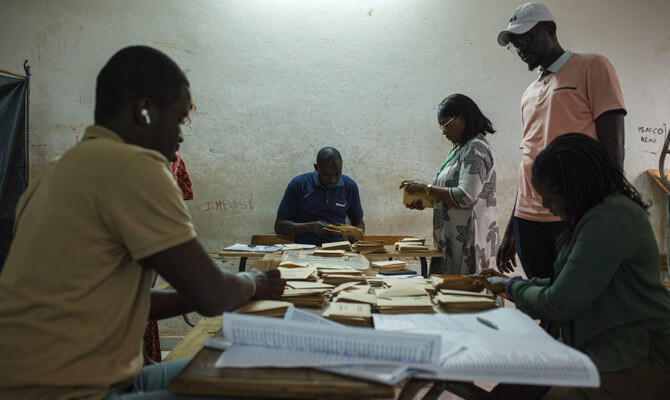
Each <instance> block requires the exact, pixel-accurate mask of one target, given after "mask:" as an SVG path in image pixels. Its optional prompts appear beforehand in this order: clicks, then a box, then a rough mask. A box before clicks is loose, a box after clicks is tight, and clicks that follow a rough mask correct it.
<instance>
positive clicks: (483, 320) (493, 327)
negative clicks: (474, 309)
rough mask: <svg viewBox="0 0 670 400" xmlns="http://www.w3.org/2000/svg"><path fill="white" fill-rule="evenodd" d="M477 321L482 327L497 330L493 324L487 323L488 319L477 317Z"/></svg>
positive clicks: (496, 326)
mask: <svg viewBox="0 0 670 400" xmlns="http://www.w3.org/2000/svg"><path fill="white" fill-rule="evenodd" d="M477 321H479V322H480V323H481V324H483V325H486V326H488V327H489V328H491V329H498V325H496V324H494V323H493V322H491V321H489V320H488V319H484V318H480V317H477Z"/></svg>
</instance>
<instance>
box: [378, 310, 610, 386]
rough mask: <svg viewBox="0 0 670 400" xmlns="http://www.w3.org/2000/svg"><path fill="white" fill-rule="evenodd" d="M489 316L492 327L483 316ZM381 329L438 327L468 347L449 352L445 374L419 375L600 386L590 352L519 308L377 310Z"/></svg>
mask: <svg viewBox="0 0 670 400" xmlns="http://www.w3.org/2000/svg"><path fill="white" fill-rule="evenodd" d="M478 317H479V318H483V319H484V320H486V321H487V322H490V323H491V324H493V325H495V326H496V327H497V329H494V328H491V327H490V326H488V325H487V324H484V323H482V322H480V321H478V320H477V318H478ZM373 319H374V323H375V329H382V330H403V331H405V332H428V331H430V332H434V333H439V334H441V335H442V336H443V338H444V340H447V339H448V340H449V341H451V342H455V343H459V344H460V345H462V346H464V349H463V350H461V351H459V352H457V353H455V354H451V355H447V354H443V357H442V358H441V365H442V369H441V371H440V373H439V374H437V375H436V376H435V375H428V374H419V375H417V377H424V378H433V379H435V378H440V379H450V380H460V381H468V382H471V381H473V380H475V381H477V380H479V381H495V382H506V383H520V384H535V385H556V386H571V385H574V386H582V387H596V386H598V385H599V382H600V378H599V375H598V371H597V369H596V367H595V365H594V364H593V362H592V361H591V359H589V358H588V357H587V356H586V355H585V354H583V353H581V352H579V351H577V350H575V349H573V348H571V347H569V346H566V345H564V344H562V343H560V342H558V341H556V340H554V339H553V338H552V337H551V336H549V335H548V334H547V333H546V332H545V331H544V330H543V329H542V328H540V327H539V326H538V325H537V323H536V322H535V321H534V320H532V319H531V318H530V317H528V316H527V315H526V314H524V313H522V312H521V311H519V310H516V309H512V308H501V309H496V310H490V311H484V312H480V313H468V314H433V315H430V314H414V315H411V314H407V315H378V314H373Z"/></svg>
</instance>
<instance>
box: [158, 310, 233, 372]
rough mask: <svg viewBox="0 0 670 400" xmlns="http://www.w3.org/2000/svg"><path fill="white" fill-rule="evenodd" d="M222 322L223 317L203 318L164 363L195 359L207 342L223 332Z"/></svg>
mask: <svg viewBox="0 0 670 400" xmlns="http://www.w3.org/2000/svg"><path fill="white" fill-rule="evenodd" d="M222 320H223V316H218V317H211V318H209V317H203V318H201V319H200V321H198V323H196V324H195V326H194V327H193V329H191V330H190V331H188V332H187V333H186V336H184V338H183V339H182V340H180V341H179V343H177V345H176V346H175V347H174V348H173V349H172V350H171V351H170V353H169V354H168V355H167V356H166V357H165V358H164V359H163V361H171V360H179V359H182V358H189V357H193V356H194V355H195V354H196V353H197V352H198V351H200V350H201V349H202V346H203V344H204V343H205V340H207V339H209V338H211V337H212V336H214V335H215V334H216V333H217V332H218V331H220V330H221V321H222Z"/></svg>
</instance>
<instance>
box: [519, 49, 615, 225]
mask: <svg viewBox="0 0 670 400" xmlns="http://www.w3.org/2000/svg"><path fill="white" fill-rule="evenodd" d="M547 71H548V72H550V73H549V74H545V75H544V76H540V78H539V79H538V80H536V81H535V82H533V83H531V84H530V86H528V88H527V89H526V91H525V92H524V94H523V96H522V97H521V119H522V122H523V139H522V140H521V150H522V154H521V165H520V166H519V192H518V195H517V199H516V210H515V213H514V215H515V216H516V217H519V218H523V219H527V220H530V221H538V222H554V221H559V220H560V218H558V217H556V216H555V215H553V214H552V213H551V212H549V210H548V209H546V208H544V207H542V197H540V195H539V194H537V192H536V191H535V189H533V187H532V185H531V184H530V172H531V167H532V166H533V162H534V161H535V157H536V156H537V155H538V154H539V153H540V152H541V151H542V150H544V149H545V148H546V147H547V146H548V145H549V143H551V141H552V140H554V139H556V138H557V137H559V136H561V135H565V134H567V133H583V134H585V135H587V136H590V137H592V138H594V139H597V134H596V124H595V120H596V119H597V118H598V117H599V116H600V115H601V114H603V113H604V112H607V111H613V110H619V109H621V110H624V112H625V107H624V103H623V93H622V91H621V85H620V84H619V79H618V78H617V75H616V71H615V70H614V67H613V66H612V64H611V63H610V62H609V60H607V58H605V57H604V56H601V55H599V54H578V53H572V52H571V51H569V50H568V51H566V52H565V53H563V55H562V56H561V57H559V58H558V60H556V61H555V62H554V64H552V65H551V66H549V68H547Z"/></svg>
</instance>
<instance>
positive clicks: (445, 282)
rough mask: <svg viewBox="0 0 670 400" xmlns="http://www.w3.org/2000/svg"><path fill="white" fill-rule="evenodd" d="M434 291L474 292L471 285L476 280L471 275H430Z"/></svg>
mask: <svg viewBox="0 0 670 400" xmlns="http://www.w3.org/2000/svg"><path fill="white" fill-rule="evenodd" d="M430 279H431V281H432V282H433V285H434V286H435V289H437V290H440V289H451V290H465V291H470V292H476V290H475V289H473V287H472V284H473V283H475V282H476V281H477V278H476V277H475V276H472V275H431V276H430Z"/></svg>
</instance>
